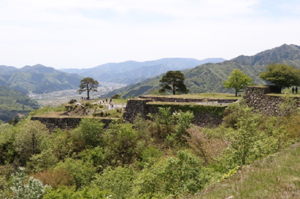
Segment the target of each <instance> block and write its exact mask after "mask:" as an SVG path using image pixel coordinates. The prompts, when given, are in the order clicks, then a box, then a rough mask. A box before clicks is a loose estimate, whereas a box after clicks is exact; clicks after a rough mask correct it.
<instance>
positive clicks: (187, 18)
mask: <svg viewBox="0 0 300 199" xmlns="http://www.w3.org/2000/svg"><path fill="white" fill-rule="evenodd" d="M284 43H286V44H296V45H300V1H299V0H0V65H10V66H16V67H22V66H25V65H34V64H38V63H40V64H43V65H46V66H51V67H54V68H91V67H95V66H97V65H100V64H104V63H108V62H122V61H127V60H136V61H148V60H155V59H160V58H167V57H183V58H196V59H205V58H212V57H222V58H225V59H232V58H234V57H237V56H239V55H241V54H243V55H254V54H256V53H258V52H260V51H263V50H266V49H270V48H274V47H277V46H280V45H282V44H284Z"/></svg>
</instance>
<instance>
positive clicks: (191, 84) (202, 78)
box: [108, 44, 300, 98]
mask: <svg viewBox="0 0 300 199" xmlns="http://www.w3.org/2000/svg"><path fill="white" fill-rule="evenodd" d="M273 62H274V63H285V64H289V65H292V66H294V67H296V68H300V47H299V46H296V45H286V44H284V45H282V46H280V47H277V48H274V49H271V50H266V51H263V52H261V53H258V54H256V55H254V56H243V55H242V56H239V57H237V58H234V59H232V60H229V61H224V62H222V63H215V64H212V63H207V64H203V65H200V66H197V67H195V68H193V69H188V70H185V71H183V73H184V75H185V78H186V80H185V83H186V85H187V87H188V89H189V90H190V93H201V92H233V90H228V89H226V88H224V86H223V81H224V80H227V78H228V76H229V75H230V73H231V72H232V71H233V70H234V69H240V70H242V71H244V73H246V74H247V75H248V76H250V77H251V78H253V80H254V83H255V84H266V82H265V81H263V80H262V79H260V78H259V77H258V75H259V73H260V72H261V71H264V70H265V67H266V66H267V65H268V64H271V63H273ZM161 77H162V75H160V76H158V77H155V78H151V79H147V80H145V81H143V82H140V83H137V84H132V85H128V86H126V87H124V88H121V89H118V90H115V91H113V92H111V93H109V94H108V96H112V95H114V94H116V93H118V94H121V95H122V96H123V97H125V98H126V97H129V96H132V95H134V96H139V95H143V94H150V93H151V92H155V91H156V90H158V89H159V79H160V78H161Z"/></svg>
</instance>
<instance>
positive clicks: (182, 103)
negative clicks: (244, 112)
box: [147, 102, 226, 107]
mask: <svg viewBox="0 0 300 199" xmlns="http://www.w3.org/2000/svg"><path fill="white" fill-rule="evenodd" d="M147 104H149V105H164V106H216V107H226V105H213V104H209V103H208V104H205V102H204V104H198V103H197V102H148V103H147Z"/></svg>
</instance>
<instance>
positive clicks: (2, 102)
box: [0, 86, 39, 122]
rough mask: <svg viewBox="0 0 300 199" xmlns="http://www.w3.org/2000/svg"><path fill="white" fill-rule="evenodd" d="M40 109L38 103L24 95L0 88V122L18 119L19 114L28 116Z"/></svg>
mask: <svg viewBox="0 0 300 199" xmlns="http://www.w3.org/2000/svg"><path fill="white" fill-rule="evenodd" d="M38 108H39V105H38V103H37V102H36V101H35V100H31V99H30V98H29V97H28V96H27V95H25V94H24V93H22V92H20V91H15V90H13V89H10V88H7V87H4V86H0V120H2V121H5V122H8V121H9V120H11V119H13V118H14V117H17V116H18V113H20V114H25V115H27V114H28V113H29V112H30V111H31V110H33V109H38Z"/></svg>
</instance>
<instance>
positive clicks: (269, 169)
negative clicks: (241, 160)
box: [195, 143, 300, 199]
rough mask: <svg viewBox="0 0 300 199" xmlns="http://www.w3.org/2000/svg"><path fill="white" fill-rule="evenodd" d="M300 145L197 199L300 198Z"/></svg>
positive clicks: (207, 190)
mask: <svg viewBox="0 0 300 199" xmlns="http://www.w3.org/2000/svg"><path fill="white" fill-rule="evenodd" d="M299 157H300V144H299V143H297V144H295V145H293V146H291V147H289V148H287V149H285V150H283V151H281V152H279V153H277V154H274V155H270V156H269V157H267V158H265V159H263V160H258V161H256V162H254V163H253V164H251V165H249V166H245V167H243V168H242V170H241V171H239V172H238V173H237V174H235V175H233V176H232V177H230V178H228V179H226V180H224V181H223V182H221V183H218V184H215V185H213V186H210V187H208V188H207V189H206V190H205V191H204V192H203V193H202V194H200V195H199V196H197V197H195V198H211V199H213V198H229V197H230V196H233V197H232V198H234V199H238V198H239V199H242V198H250V199H251V198H253V199H257V198H300V191H299V190H300V166H299V165H300V158H299Z"/></svg>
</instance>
